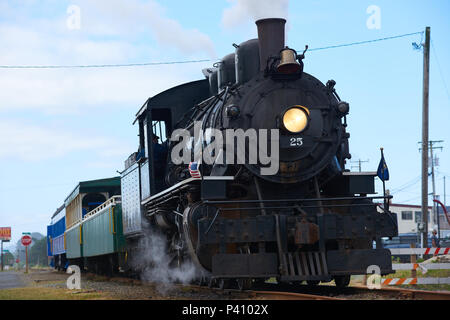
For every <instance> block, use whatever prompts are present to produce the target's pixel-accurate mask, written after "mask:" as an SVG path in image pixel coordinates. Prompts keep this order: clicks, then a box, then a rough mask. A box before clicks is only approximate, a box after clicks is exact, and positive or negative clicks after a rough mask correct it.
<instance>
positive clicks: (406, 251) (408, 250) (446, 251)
mask: <svg viewBox="0 0 450 320" xmlns="http://www.w3.org/2000/svg"><path fill="white" fill-rule="evenodd" d="M389 250H390V251H391V254H395V255H402V254H409V255H410V254H449V253H450V248H392V249H389Z"/></svg>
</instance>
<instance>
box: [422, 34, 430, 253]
mask: <svg viewBox="0 0 450 320" xmlns="http://www.w3.org/2000/svg"><path fill="white" fill-rule="evenodd" d="M430 33H431V32H430V27H426V29H425V43H424V45H423V97H422V222H423V226H424V231H423V232H422V243H423V247H424V248H425V247H428V217H427V214H428V102H429V89H430V87H429V84H430Z"/></svg>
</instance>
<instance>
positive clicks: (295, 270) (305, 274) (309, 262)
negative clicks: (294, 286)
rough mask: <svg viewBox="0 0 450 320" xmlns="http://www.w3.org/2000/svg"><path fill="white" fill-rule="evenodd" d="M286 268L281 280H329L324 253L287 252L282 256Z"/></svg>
mask: <svg viewBox="0 0 450 320" xmlns="http://www.w3.org/2000/svg"><path fill="white" fill-rule="evenodd" d="M283 258H284V263H285V265H286V266H287V268H286V271H287V272H286V274H285V275H282V276H281V280H284V281H294V280H324V279H328V278H330V275H329V273H328V267H327V260H326V256H325V253H324V252H289V253H285V254H284V255H283Z"/></svg>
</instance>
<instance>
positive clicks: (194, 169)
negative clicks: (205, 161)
mask: <svg viewBox="0 0 450 320" xmlns="http://www.w3.org/2000/svg"><path fill="white" fill-rule="evenodd" d="M199 166H200V165H199V163H198V162H190V163H189V173H190V174H191V177H192V178H195V179H200V178H201V177H202V175H201V174H200V171H199Z"/></svg>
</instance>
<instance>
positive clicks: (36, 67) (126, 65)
mask: <svg viewBox="0 0 450 320" xmlns="http://www.w3.org/2000/svg"><path fill="white" fill-rule="evenodd" d="M208 61H215V60H212V59H203V60H186V61H168V62H145V63H128V64H92V65H65V66H64V65H61V66H57V65H54V66H0V68H1V69H67V68H117V67H143V66H156V65H168V64H186V63H199V62H208Z"/></svg>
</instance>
